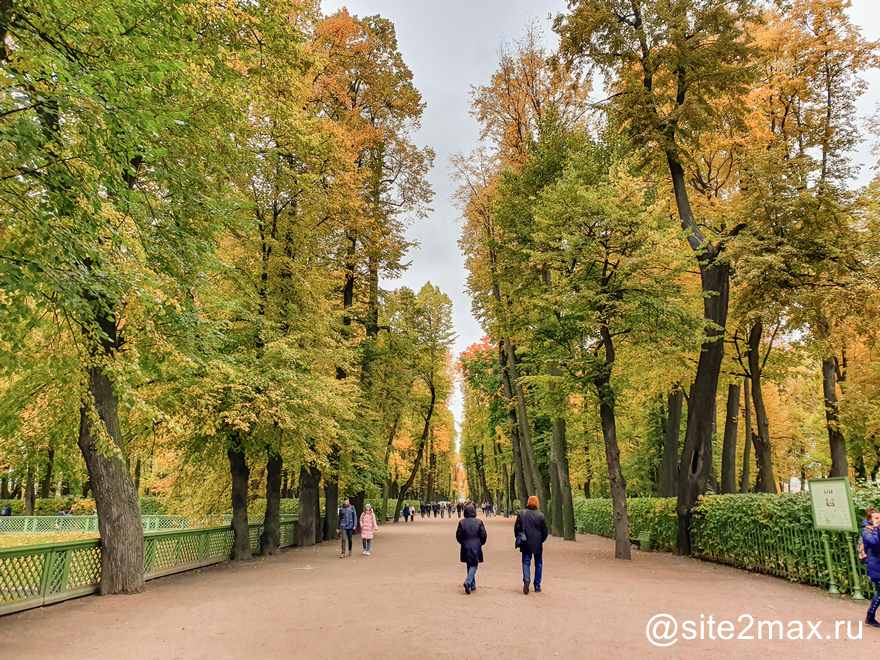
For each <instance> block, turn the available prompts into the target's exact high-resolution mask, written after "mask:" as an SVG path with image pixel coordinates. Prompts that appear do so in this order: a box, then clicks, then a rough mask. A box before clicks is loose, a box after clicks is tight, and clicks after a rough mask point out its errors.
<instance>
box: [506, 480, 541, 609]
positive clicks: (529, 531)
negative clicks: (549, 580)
mask: <svg viewBox="0 0 880 660" xmlns="http://www.w3.org/2000/svg"><path fill="white" fill-rule="evenodd" d="M547 534H548V531H547V521H546V520H544V514H543V513H541V512H540V511H538V498H537V497H536V496H535V495H532V496H530V497H529V500H528V503H527V504H526V508H525V509H523V510H522V511H520V512H519V513H518V514H517V515H516V522H515V523H514V525H513V537H514V538H515V539H516V545H517V547H518V548H519V551H520V552H521V553H522V569H523V593H524V594H528V593H529V582H530V581H531V573H532V557H534V558H535V591H536V592H540V591H541V571H542V569H543V567H544V541H546V540H547Z"/></svg>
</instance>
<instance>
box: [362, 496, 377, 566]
mask: <svg viewBox="0 0 880 660" xmlns="http://www.w3.org/2000/svg"><path fill="white" fill-rule="evenodd" d="M377 529H379V522H378V521H377V520H376V514H375V512H374V511H373V505H372V504H369V503H368V504H367V505H366V506H364V512H363V513H362V514H361V543H362V544H363V546H364V551H363V553H362V554H365V555H367V556H368V557H369V556H370V554H371V553H372V551H373V535H374V534H375V533H376V530H377Z"/></svg>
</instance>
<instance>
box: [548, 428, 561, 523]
mask: <svg viewBox="0 0 880 660" xmlns="http://www.w3.org/2000/svg"><path fill="white" fill-rule="evenodd" d="M551 424H552V422H551ZM555 454H556V450H555V449H554V448H553V440H552V439H551V441H550V465H549V468H550V506H549V507H547V508H546V509H545V511H547V517H548V518H549V519H550V533H551V534H552V535H553V536H562V492H561V487H560V484H559V470H558V469H557V467H556V455H555Z"/></svg>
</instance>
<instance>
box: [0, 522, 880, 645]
mask: <svg viewBox="0 0 880 660" xmlns="http://www.w3.org/2000/svg"><path fill="white" fill-rule="evenodd" d="M455 522H456V521H454V520H453V521H450V520H439V519H438V520H433V519H432V520H416V521H415V522H414V523H410V524H408V525H404V524H402V523H400V524H397V525H386V526H384V527H383V528H382V529H381V530H380V533H379V534H378V535H377V537H376V541H375V547H374V553H373V555H372V556H371V557H363V556H361V555H360V554H359V550H360V544H359V541H358V539H355V543H356V545H357V547H356V550H355V554H354V556H353V557H351V558H350V559H338V558H337V557H336V549H337V546H336V544H335V543H325V544H323V545H321V546H317V547H314V548H296V549H291V550H288V551H285V552H284V553H282V554H281V555H280V556H278V557H274V558H270V559H266V560H263V559H259V560H255V561H253V562H246V563H241V564H236V565H232V564H227V565H222V566H216V567H211V568H207V569H203V570H200V571H193V572H190V573H184V574H179V575H176V576H171V577H168V578H163V579H160V580H155V581H152V582H150V583H148V584H147V589H146V591H145V592H144V593H142V594H139V595H136V596H108V597H104V598H99V597H86V598H81V599H78V600H74V601H68V602H66V603H61V604H58V605H54V606H51V607H45V608H42V609H37V610H31V611H29V612H23V613H20V614H16V615H11V616H7V617H2V618H0V658H4V659H5V658H10V659H11V658H15V659H16V660H25V659H28V658H65V660H75V659H78V658H103V659H109V660H117V659H122V658H157V659H161V660H173V659H175V658H185V659H187V660H189V659H192V658H205V659H207V658H211V659H213V660H218V659H220V658H236V659H237V658H261V659H262V658H294V657H303V658H334V660H341V659H343V658H346V659H348V658H351V659H352V660H360V659H362V658H371V659H375V658H395V659H400V658H419V659H421V660H425V659H427V658H457V659H460V658H504V659H505V660H510V659H511V658H549V657H560V658H627V659H632V658H642V657H648V658H654V657H656V658H668V657H701V658H710V659H711V658H722V657H724V658H756V657H761V656H766V657H779V658H795V657H797V658H828V657H847V658H848V659H850V658H869V657H870V658H876V657H877V654H878V652H880V629H877V630H875V629H871V628H866V629H865V630H864V633H863V639H861V640H843V641H837V640H831V641H829V640H827V639H822V640H816V639H810V640H807V641H791V640H790V639H786V640H778V639H774V640H768V639H767V637H768V636H769V635H770V634H771V633H772V634H774V635H776V636H777V637H778V636H779V634H780V633H779V629H778V628H776V630H775V631H773V630H771V629H770V628H764V629H759V627H758V624H757V620H758V619H764V620H778V621H781V622H782V624H783V626H784V627H783V630H784V633H785V635H787V636H791V635H795V636H797V630H798V628H797V625H798V624H797V623H792V622H796V621H797V620H801V621H803V622H804V623H803V634H802V636H803V637H807V635H809V634H811V628H810V626H809V624H808V623H806V622H807V621H812V622H813V623H814V624H815V622H818V621H822V622H823V623H822V624H821V626H820V627H819V631H820V634H821V635H822V636H823V637H825V636H827V635H833V634H834V628H833V623H832V622H833V620H835V619H839V620H847V621H850V622H851V624H850V625H851V626H852V628H851V632H852V634H853V635H857V634H858V624H857V622H858V621H860V620H862V619H863V617H864V611H865V605H864V604H862V603H854V602H852V601H850V600H849V599H846V598H841V597H832V596H829V595H827V594H826V593H824V592H823V591H822V590H820V589H814V588H810V587H804V586H801V585H796V584H789V583H788V582H785V581H784V580H779V579H776V578H770V577H765V576H760V575H751V574H749V573H746V572H744V571H739V570H735V569H731V568H727V567H724V566H717V565H713V564H709V563H703V562H699V561H696V560H691V559H685V558H681V557H675V556H672V555H669V554H664V553H644V554H643V553H635V556H634V559H633V561H631V562H622V561H615V560H614V559H612V546H611V542H610V541H609V540H607V539H603V538H598V537H593V536H584V537H579V538H578V542H577V543H571V542H564V541H560V540H556V539H552V540H550V541H549V542H548V545H547V546H546V547H545V551H544V555H545V567H544V592H543V593H540V594H534V593H532V594H530V595H528V596H524V595H523V594H522V591H521V588H522V584H521V582H520V579H521V578H520V572H519V571H520V568H519V554H518V553H516V552H515V551H514V550H513V533H512V530H511V528H512V519H504V518H493V519H491V520H489V521H488V522H487V529H488V533H489V543H488V546H487V548H486V563H484V564H482V565H481V567H480V570H479V573H478V574H477V584H478V586H479V589H478V591H477V592H476V593H474V594H472V595H470V596H465V595H464V592H463V589H462V587H461V583H462V581H463V579H464V567H463V565H461V564H459V563H458V546H457V544H456V543H455V538H454V532H455ZM658 613H669V614H672V615H674V616H675V617H677V618H678V619H679V621H683V620H684V619H691V620H693V621H695V623H696V626H697V627H696V628H695V630H696V631H697V632H699V628H698V626H699V624H700V621H701V618H700V617H701V615H703V619H702V621H703V629H704V631H705V636H708V635H709V628H710V623H709V617H710V616H712V617H714V622H717V621H719V620H721V619H728V620H731V621H733V622H734V623H733V624H731V625H733V626H734V628H733V630H728V629H727V628H725V629H724V630H721V629H716V628H717V626H715V627H713V633H714V634H715V637H716V639H715V640H711V639H705V640H703V641H699V640H697V641H689V640H685V639H679V641H677V642H676V643H675V644H673V645H671V646H669V647H666V648H658V647H655V646H652V645H650V644H649V643H648V642H647V641H646V636H645V635H646V633H645V631H646V624H647V623H648V621H649V619H651V617H652V616H654V615H656V614H658ZM741 615H745V616H746V617H748V616H751V617H754V619H755V620H756V623H754V624H753V625H752V627H751V628H750V629H749V630H745V628H746V626H747V624H748V620H747V618H743V619H740V620H739V621H738V622H737V619H738V618H739V617H740V616H741ZM682 625H683V624H682ZM774 625H775V624H774ZM722 627H723V626H722ZM661 630H665V631H668V630H669V628H668V627H663V626H661ZM681 630H682V629H681V628H680V632H681ZM743 632H744V633H745V634H751V636H753V637H755V638H757V637H758V636H759V634H760V635H761V636H762V637H764V639H761V640H759V639H753V640H727V641H723V640H720V639H718V636H719V633H720V634H721V635H727V634H734V635H735V634H740V633H743ZM840 633H841V635H842V636H843V637H846V628H845V627H842V628H841V630H840ZM812 634H814V635H815V634H816V633H815V632H814V633H812Z"/></svg>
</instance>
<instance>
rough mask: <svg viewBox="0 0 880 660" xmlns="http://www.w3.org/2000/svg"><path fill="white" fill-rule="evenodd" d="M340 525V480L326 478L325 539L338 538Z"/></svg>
mask: <svg viewBox="0 0 880 660" xmlns="http://www.w3.org/2000/svg"><path fill="white" fill-rule="evenodd" d="M337 527H339V480H338V479H329V480H328V479H326V478H325V479H324V540H325V541H333V540H334V539H336V533H337V531H338V530H337V529H336V528H337Z"/></svg>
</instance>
